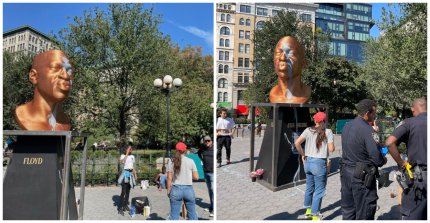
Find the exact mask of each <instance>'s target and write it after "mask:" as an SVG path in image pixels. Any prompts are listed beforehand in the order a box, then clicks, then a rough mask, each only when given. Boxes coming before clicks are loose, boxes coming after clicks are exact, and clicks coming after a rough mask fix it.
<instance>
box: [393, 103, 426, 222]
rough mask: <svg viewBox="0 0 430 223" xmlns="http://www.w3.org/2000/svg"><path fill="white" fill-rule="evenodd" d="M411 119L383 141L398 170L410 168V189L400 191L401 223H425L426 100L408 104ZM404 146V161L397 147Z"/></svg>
mask: <svg viewBox="0 0 430 223" xmlns="http://www.w3.org/2000/svg"><path fill="white" fill-rule="evenodd" d="M411 110H412V114H413V116H414V117H413V118H408V119H406V120H405V121H404V122H403V124H402V125H400V126H399V127H397V128H396V129H395V130H394V132H393V133H391V135H390V136H389V137H388V138H387V140H386V141H385V145H386V146H387V147H388V151H389V152H390V154H391V156H392V157H393V159H394V160H395V161H396V162H397V165H398V166H399V169H401V170H405V169H406V167H407V166H408V165H410V166H411V168H410V169H411V170H412V172H413V176H414V178H413V179H412V180H411V181H412V182H413V186H412V187H411V188H406V189H404V190H403V194H402V203H401V205H402V207H401V208H400V212H401V214H402V220H427V100H426V99H425V98H418V99H415V100H414V102H413V103H412V107H411ZM400 142H406V145H407V148H408V150H407V156H408V160H407V161H404V160H402V158H401V157H400V154H399V150H398V148H397V146H396V145H397V144H398V143H400Z"/></svg>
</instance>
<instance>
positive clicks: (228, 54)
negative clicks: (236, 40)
mask: <svg viewBox="0 0 430 223" xmlns="http://www.w3.org/2000/svg"><path fill="white" fill-rule="evenodd" d="M224 59H225V60H227V61H228V60H229V59H230V53H229V52H228V51H225V52H224Z"/></svg>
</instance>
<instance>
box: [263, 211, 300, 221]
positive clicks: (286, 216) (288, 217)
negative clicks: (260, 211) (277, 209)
mask: <svg viewBox="0 0 430 223" xmlns="http://www.w3.org/2000/svg"><path fill="white" fill-rule="evenodd" d="M304 213H305V211H304V209H303V210H302V209H301V210H298V211H296V212H294V213H292V214H290V213H288V212H282V213H279V214H274V215H272V216H269V217H267V218H265V219H264V220H297V219H299V216H300V215H303V216H304Z"/></svg>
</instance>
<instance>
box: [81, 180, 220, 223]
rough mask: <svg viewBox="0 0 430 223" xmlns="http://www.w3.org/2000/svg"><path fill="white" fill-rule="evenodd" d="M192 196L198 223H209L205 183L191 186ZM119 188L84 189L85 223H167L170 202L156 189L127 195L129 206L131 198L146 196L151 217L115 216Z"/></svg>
mask: <svg viewBox="0 0 430 223" xmlns="http://www.w3.org/2000/svg"><path fill="white" fill-rule="evenodd" d="M193 186H194V192H195V194H196V209H197V214H198V216H199V220H211V219H213V218H212V217H209V212H205V211H204V209H205V208H208V207H209V194H208V191H207V187H206V183H205V182H194V183H193ZM79 191H80V190H79V188H78V187H77V188H75V193H76V196H77V197H79ZM120 193H121V187H120V186H118V187H115V186H112V187H103V186H96V187H86V188H85V204H84V220H166V219H168V216H169V212H170V202H169V198H168V197H167V192H166V190H163V191H159V190H158V189H157V187H156V186H150V187H149V188H148V189H146V190H142V189H141V188H140V187H139V186H136V187H135V188H134V189H131V191H130V202H131V199H132V198H133V197H142V196H147V197H148V198H149V201H150V206H151V214H150V216H149V217H144V216H143V215H142V214H137V215H136V216H135V217H134V218H132V217H131V216H130V215H129V213H128V212H124V216H122V215H120V214H118V211H117V205H118V203H119V195H120Z"/></svg>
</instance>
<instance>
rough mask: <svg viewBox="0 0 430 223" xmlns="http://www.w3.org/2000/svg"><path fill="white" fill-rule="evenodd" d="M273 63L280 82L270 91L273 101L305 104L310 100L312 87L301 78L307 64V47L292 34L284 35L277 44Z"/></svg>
mask: <svg viewBox="0 0 430 223" xmlns="http://www.w3.org/2000/svg"><path fill="white" fill-rule="evenodd" d="M273 65H274V68H275V73H276V75H277V76H278V84H277V85H276V86H275V87H273V88H272V90H271V91H270V95H269V99H270V102H272V103H295V104H303V103H306V102H307V101H308V100H309V97H310V94H311V89H310V87H309V86H306V85H305V84H303V82H302V80H301V76H302V71H303V69H304V67H305V66H306V57H305V48H304V47H303V46H302V45H301V44H300V43H299V41H297V39H296V38H294V37H291V36H286V37H282V38H281V39H280V40H279V41H278V43H277V44H276V47H275V50H274V55H273Z"/></svg>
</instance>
